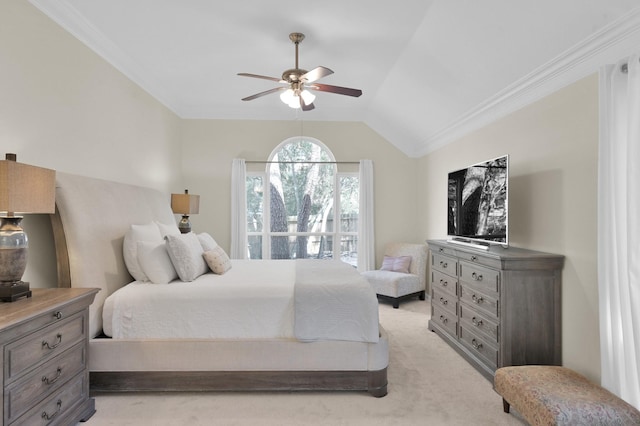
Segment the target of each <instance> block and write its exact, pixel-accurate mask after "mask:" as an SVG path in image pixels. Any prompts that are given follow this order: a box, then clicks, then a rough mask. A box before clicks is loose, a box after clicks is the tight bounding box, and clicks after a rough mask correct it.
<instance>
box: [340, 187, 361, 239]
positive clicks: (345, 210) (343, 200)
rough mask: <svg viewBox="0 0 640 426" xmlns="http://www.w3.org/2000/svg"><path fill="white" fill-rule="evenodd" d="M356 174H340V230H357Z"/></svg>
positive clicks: (358, 188) (357, 194)
mask: <svg viewBox="0 0 640 426" xmlns="http://www.w3.org/2000/svg"><path fill="white" fill-rule="evenodd" d="M359 191H360V187H359V178H358V176H340V228H339V229H340V232H358V209H359V193H360V192H359Z"/></svg>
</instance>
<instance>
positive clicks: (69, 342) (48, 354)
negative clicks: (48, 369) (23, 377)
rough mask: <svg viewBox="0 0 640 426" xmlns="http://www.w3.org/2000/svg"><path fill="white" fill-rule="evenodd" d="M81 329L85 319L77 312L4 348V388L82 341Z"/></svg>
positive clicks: (83, 333)
mask: <svg viewBox="0 0 640 426" xmlns="http://www.w3.org/2000/svg"><path fill="white" fill-rule="evenodd" d="M85 329H86V327H85V317H84V315H83V313H82V312H80V313H77V314H75V315H73V316H71V317H69V318H67V319H65V320H61V321H59V322H57V323H55V324H51V325H49V326H47V327H45V328H43V329H41V330H38V331H36V332H34V333H31V334H29V335H27V336H25V337H23V338H22V339H20V340H17V341H15V342H13V343H10V344H8V345H7V346H5V348H4V359H5V365H4V372H5V386H6V385H7V384H8V383H10V382H12V381H13V380H15V379H16V378H17V377H19V375H20V374H22V373H26V372H27V371H28V370H30V369H31V368H33V367H35V366H37V365H38V364H39V363H41V362H44V361H46V360H48V359H51V358H53V357H55V356H56V355H58V354H61V353H62V352H64V351H65V350H67V349H69V348H70V347H72V346H73V345H75V344H76V343H78V342H80V341H82V340H84V339H85Z"/></svg>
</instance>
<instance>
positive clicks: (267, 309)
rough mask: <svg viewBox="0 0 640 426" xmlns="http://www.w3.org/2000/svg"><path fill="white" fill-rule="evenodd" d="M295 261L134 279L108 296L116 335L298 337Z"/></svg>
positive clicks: (109, 329)
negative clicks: (161, 280) (191, 277)
mask: <svg viewBox="0 0 640 426" xmlns="http://www.w3.org/2000/svg"><path fill="white" fill-rule="evenodd" d="M294 263H295V261H292V260H291V261H289V260H284V261H278V263H276V262H269V261H260V260H251V261H250V260H233V266H232V268H231V269H230V270H229V271H227V273H225V274H224V275H216V274H213V273H208V274H204V275H201V276H200V277H198V278H197V279H196V280H195V281H192V282H181V281H177V280H176V281H174V282H172V283H170V284H151V283H141V282H136V281H134V282H133V283H131V284H128V285H126V286H124V287H122V288H121V289H119V290H118V291H116V292H115V293H113V294H112V295H111V296H109V297H108V298H107V300H106V301H105V304H104V310H103V327H104V332H105V334H106V335H107V336H110V337H113V338H114V339H139V338H175V337H180V338H220V339H251V338H255V339H260V338H264V339H273V338H291V337H293V285H294V277H295V267H294Z"/></svg>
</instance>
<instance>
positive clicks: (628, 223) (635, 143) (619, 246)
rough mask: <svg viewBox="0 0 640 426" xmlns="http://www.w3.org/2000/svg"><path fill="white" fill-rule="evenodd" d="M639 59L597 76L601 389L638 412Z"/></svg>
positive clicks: (624, 62)
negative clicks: (605, 389)
mask: <svg viewBox="0 0 640 426" xmlns="http://www.w3.org/2000/svg"><path fill="white" fill-rule="evenodd" d="M639 60H640V57H639V55H634V56H632V57H629V58H627V59H625V60H624V61H622V62H620V63H618V64H617V65H615V66H613V65H610V66H606V67H604V68H603V69H601V71H600V111H601V112H600V117H601V118H600V148H599V170H598V289H599V308H600V352H601V362H602V385H603V386H604V387H605V388H607V389H609V390H610V391H612V392H613V393H615V394H617V395H618V396H620V397H621V398H622V399H624V400H626V401H627V402H629V403H630V404H632V405H634V406H635V407H636V408H640V374H639V371H638V364H639V363H640V62H639Z"/></svg>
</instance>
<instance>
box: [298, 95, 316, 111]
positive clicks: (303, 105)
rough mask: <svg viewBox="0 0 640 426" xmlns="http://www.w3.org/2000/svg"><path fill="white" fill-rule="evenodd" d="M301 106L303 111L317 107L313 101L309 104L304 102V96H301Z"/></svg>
mask: <svg viewBox="0 0 640 426" xmlns="http://www.w3.org/2000/svg"><path fill="white" fill-rule="evenodd" d="M300 108H301V109H302V110H303V111H311V110H312V109H314V108H315V106H314V105H313V102H311V103H310V104H308V105H307V104H306V103H305V102H304V98H303V97H302V96H300Z"/></svg>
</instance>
